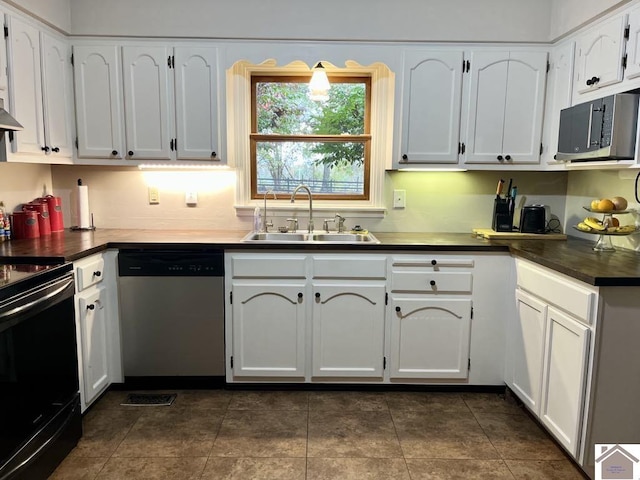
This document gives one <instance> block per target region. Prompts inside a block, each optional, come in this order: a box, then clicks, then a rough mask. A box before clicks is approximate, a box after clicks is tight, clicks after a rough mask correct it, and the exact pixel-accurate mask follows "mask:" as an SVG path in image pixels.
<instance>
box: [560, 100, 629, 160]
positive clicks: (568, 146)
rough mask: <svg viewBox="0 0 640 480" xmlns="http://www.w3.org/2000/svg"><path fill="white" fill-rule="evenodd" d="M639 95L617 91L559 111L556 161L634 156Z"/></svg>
mask: <svg viewBox="0 0 640 480" xmlns="http://www.w3.org/2000/svg"><path fill="white" fill-rule="evenodd" d="M639 98H640V95H638V94H632V93H619V94H616V95H610V96H608V97H604V98H599V99H597V100H593V101H591V102H586V103H581V104H579V105H574V106H573V107H569V108H565V109H564V110H561V111H560V132H559V136H558V153H557V154H556V160H560V161H567V162H588V161H595V160H625V159H632V158H634V156H635V149H636V136H637V123H638V99H639Z"/></svg>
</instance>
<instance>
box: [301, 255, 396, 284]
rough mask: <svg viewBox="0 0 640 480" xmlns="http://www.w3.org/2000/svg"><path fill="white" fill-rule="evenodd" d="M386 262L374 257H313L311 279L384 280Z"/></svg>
mask: <svg viewBox="0 0 640 480" xmlns="http://www.w3.org/2000/svg"><path fill="white" fill-rule="evenodd" d="M386 270H387V260H386V257H384V256H375V255H314V256H313V278H372V279H385V278H386Z"/></svg>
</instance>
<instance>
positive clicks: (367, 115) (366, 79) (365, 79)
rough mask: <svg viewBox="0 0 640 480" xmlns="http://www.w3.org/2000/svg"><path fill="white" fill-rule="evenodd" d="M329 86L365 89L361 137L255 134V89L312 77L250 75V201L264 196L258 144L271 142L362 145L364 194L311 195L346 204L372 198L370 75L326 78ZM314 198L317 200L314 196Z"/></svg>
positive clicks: (284, 197)
mask: <svg viewBox="0 0 640 480" xmlns="http://www.w3.org/2000/svg"><path fill="white" fill-rule="evenodd" d="M328 77H329V81H330V82H332V83H333V82H335V83H363V84H365V86H366V95H365V99H364V102H365V111H364V125H363V127H364V128H363V130H364V133H363V134H361V135H319V134H318V135H304V134H299V135H295V134H293V135H284V134H272V133H270V134H260V133H257V130H258V126H257V123H258V115H257V111H256V106H257V98H256V95H257V89H256V85H257V84H258V83H261V82H264V83H266V82H270V83H278V82H280V83H287V82H289V83H309V80H311V75H309V74H308V73H306V74H300V75H291V74H290V73H289V72H287V73H286V74H283V75H259V74H256V73H253V74H252V75H251V132H250V133H249V139H250V140H249V141H250V149H249V152H250V155H251V158H250V164H249V168H250V169H251V199H252V200H259V199H261V198H263V196H264V193H259V192H258V191H257V189H258V169H257V168H256V162H257V143H258V142H260V141H274V142H286V141H291V142H310V143H311V142H337V143H347V142H357V143H362V144H364V162H363V179H364V181H363V192H362V194H358V195H347V194H322V193H315V192H314V194H313V196H314V199H316V201H318V200H338V201H345V202H352V201H357V200H369V196H370V194H371V187H370V185H371V177H370V175H371V137H372V135H371V75H369V74H360V75H355V74H352V75H348V76H347V75H332V74H330V75H328ZM274 195H275V198H276V199H287V200H288V199H289V198H290V194H285V193H278V192H276V193H275V194H274ZM316 195H317V196H316Z"/></svg>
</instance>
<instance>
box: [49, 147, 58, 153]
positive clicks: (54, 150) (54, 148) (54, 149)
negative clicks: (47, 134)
mask: <svg viewBox="0 0 640 480" xmlns="http://www.w3.org/2000/svg"><path fill="white" fill-rule="evenodd" d="M51 151H52V152H55V153H58V152H59V151H60V148H59V147H53V148H52V149H51Z"/></svg>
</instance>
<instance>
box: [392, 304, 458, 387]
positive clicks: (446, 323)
mask: <svg viewBox="0 0 640 480" xmlns="http://www.w3.org/2000/svg"><path fill="white" fill-rule="evenodd" d="M389 321H390V323H391V328H390V342H391V358H390V359H389V367H390V372H389V375H390V378H424V379H430V378H434V379H435V378H467V376H468V374H469V369H468V363H469V340H470V332H471V300H468V299H449V300H431V299H422V298H404V297H402V298H400V297H395V298H393V301H392V302H391V310H390V314H389Z"/></svg>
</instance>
